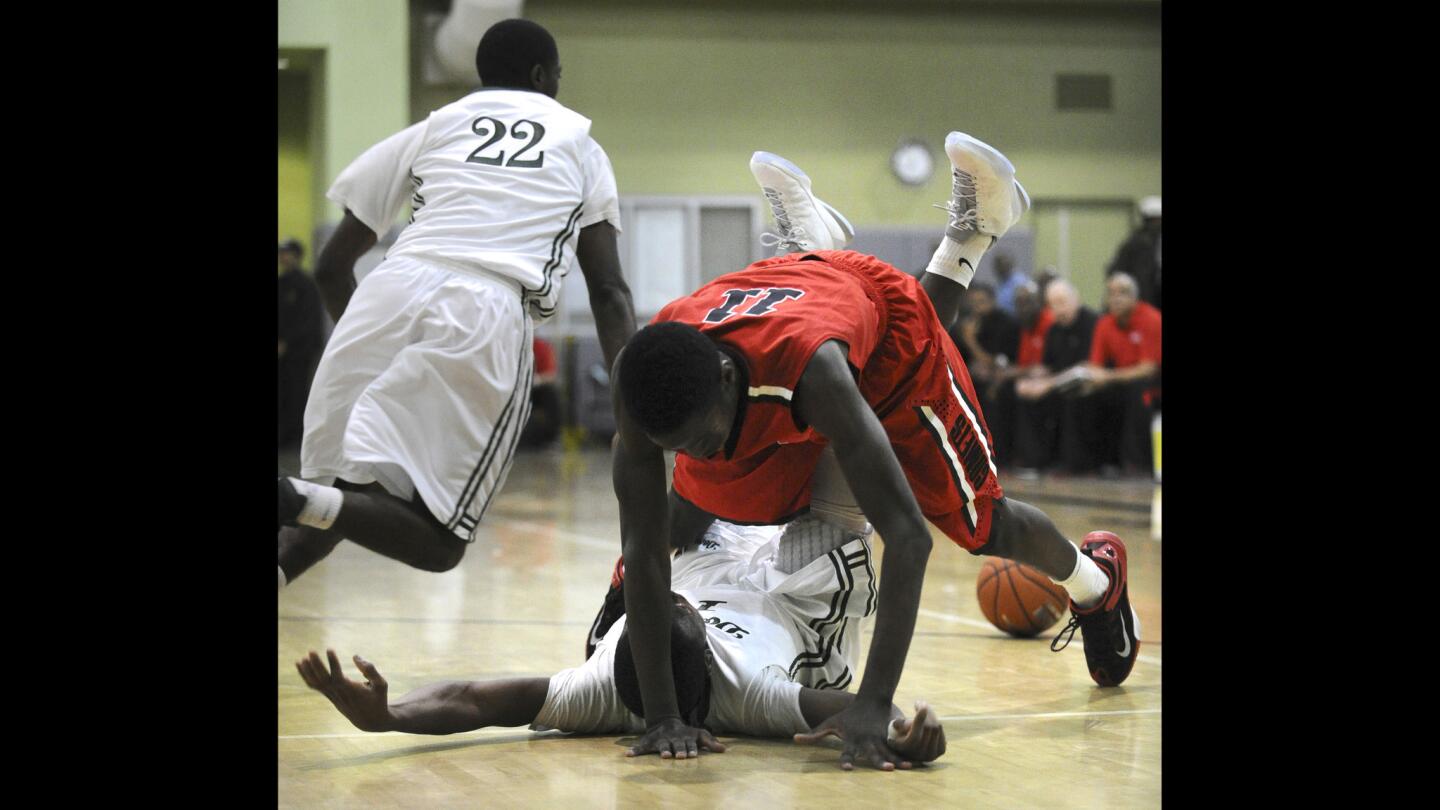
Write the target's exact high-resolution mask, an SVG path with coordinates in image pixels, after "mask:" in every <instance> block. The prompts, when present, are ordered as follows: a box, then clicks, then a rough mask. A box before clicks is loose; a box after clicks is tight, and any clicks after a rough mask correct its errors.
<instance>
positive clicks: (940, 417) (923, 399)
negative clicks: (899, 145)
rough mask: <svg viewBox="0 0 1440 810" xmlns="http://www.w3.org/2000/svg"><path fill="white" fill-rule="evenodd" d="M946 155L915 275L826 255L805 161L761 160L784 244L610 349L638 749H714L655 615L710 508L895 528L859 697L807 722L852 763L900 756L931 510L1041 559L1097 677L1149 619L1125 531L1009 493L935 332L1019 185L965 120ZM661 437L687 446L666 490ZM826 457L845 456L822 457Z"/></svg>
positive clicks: (1005, 224) (981, 546) (978, 537)
mask: <svg viewBox="0 0 1440 810" xmlns="http://www.w3.org/2000/svg"><path fill="white" fill-rule="evenodd" d="M946 153H947V155H948V156H949V158H950V162H951V164H952V167H953V172H952V176H953V181H954V182H953V185H952V194H951V201H950V203H949V204H948V205H946V206H945V208H946V209H947V210H948V212H949V214H950V223H949V226H948V227H947V228H946V233H945V239H944V240H943V242H942V244H941V246H940V248H939V249H938V250H937V251H936V253H935V256H934V258H932V260H931V262H930V265H929V267H928V268H927V272H926V273H925V276H924V280H923V282H917V281H916V280H915V279H914V278H912V277H911V276H909V275H907V274H906V273H903V272H901V271H899V270H897V269H895V268H893V267H891V266H890V265H887V264H885V263H884V262H882V261H879V260H878V259H876V258H874V257H872V256H864V255H861V254H858V253H854V252H852V251H843V250H833V249H829V248H833V247H843V246H844V244H846V243H847V242H848V240H849V238H850V236H851V235H852V234H853V230H852V229H850V227H849V223H848V222H846V221H845V219H844V217H843V216H841V215H840V214H839V213H838V212H837V211H835V210H834V209H833V208H831V207H830V206H828V205H826V204H824V203H823V202H821V201H819V200H818V199H816V198H815V196H814V195H813V194H812V193H811V191H810V181H809V178H808V177H807V176H806V175H805V173H804V172H802V171H801V170H800V169H799V168H798V167H796V166H795V165H794V164H791V163H789V162H788V161H786V160H784V159H783V158H780V157H778V156H775V155H771V154H769V153H764V152H758V153H756V155H755V157H754V158H753V159H752V161H751V170H752V172H753V173H754V174H755V176H756V178H757V179H758V180H759V181H760V184H761V186H762V188H763V189H764V191H765V194H766V197H767V198H768V199H769V200H770V202H771V205H772V208H773V209H774V213H775V215H776V222H777V224H778V225H779V227H780V230H781V231H782V236H781V239H780V240H779V242H780V244H781V247H782V250H783V249H785V248H788V249H790V250H791V251H793V252H789V253H787V254H785V255H780V256H776V257H774V258H771V259H766V260H763V261H760V262H756V263H754V264H752V265H750V266H749V267H747V268H745V269H744V270H741V271H739V272H737V273H732V274H729V275H725V276H721V277H719V278H717V279H715V280H714V281H713V282H711V283H709V284H707V285H705V286H704V287H702V288H701V289H700V290H698V291H697V292H695V293H694V294H692V295H690V296H687V297H685V298H681V299H679V300H677V301H674V302H671V303H670V304H669V305H667V306H666V307H665V308H664V309H662V310H661V311H660V313H659V314H658V315H657V316H656V317H655V319H654V321H653V322H652V323H651V324H650V325H649V326H647V327H646V328H645V329H642V330H641V331H640V332H638V333H637V334H636V335H635V336H634V337H633V338H632V339H631V340H630V341H629V343H628V344H627V345H626V347H625V349H624V350H623V352H622V353H621V355H620V357H619V358H618V359H617V361H616V365H615V373H614V375H613V376H614V378H615V381H616V385H615V387H614V391H615V393H614V407H615V413H616V419H617V423H618V432H619V435H618V440H617V442H616V451H615V457H614V465H615V467H614V482H615V490H616V495H617V497H618V498H619V500H620V518H621V532H622V539H623V547H624V555H623V560H624V566H623V569H622V570H623V580H624V581H625V582H628V587H624V588H623V600H624V607H625V613H626V614H627V616H628V617H629V618H628V621H629V626H630V632H631V637H632V639H634V641H633V642H632V647H633V651H634V657H635V661H636V665H637V669H638V671H639V675H640V679H639V680H640V684H641V686H642V689H643V693H644V708H645V719H646V723H647V733H646V735H645V736H644V737H642V738H641V740H640V741H639V743H638V744H637V745H636V746H635V748H634V749H632V750H631V753H632V754H641V753H650V752H658V753H659V754H660V755H661V756H662V757H668V756H672V755H673V756H675V757H677V758H683V757H686V756H695V755H697V754H698V752H699V750H700V749H702V748H709V747H710V746H711V743H712V742H713V738H712V737H710V735H709V734H708V733H707V732H705V731H704V730H703V729H693V728H690V727H689V726H687V725H686V724H685V723H684V722H682V721H681V720H680V718H679V715H678V712H677V711H676V710H675V699H674V690H673V686H672V680H671V676H670V674H669V670H668V668H667V667H666V666H665V662H667V661H668V660H669V650H668V636H667V635H666V633H665V628H666V625H665V621H666V617H667V616H668V615H669V614H668V612H667V611H668V610H669V607H668V605H669V602H668V598H669V582H670V558H669V552H670V550H671V549H672V548H676V549H679V548H685V547H686V546H687V545H689V544H691V543H693V542H694V538H696V537H698V536H699V535H700V534H701V533H703V531H704V530H705V527H706V526H708V525H709V523H710V522H711V521H712V520H714V519H715V518H716V517H723V518H724V519H726V520H729V521H732V522H739V523H786V522H787V521H793V522H790V523H788V525H787V530H786V535H787V536H788V535H790V534H791V530H792V529H793V530H794V535H795V537H794V539H793V540H794V541H793V543H792V547H794V548H797V549H798V551H796V552H795V553H796V554H799V555H801V556H804V555H807V554H810V553H812V552H814V551H815V550H817V547H818V550H819V551H820V552H821V553H823V552H824V551H825V550H826V548H827V547H830V546H833V545H836V544H838V542H840V541H841V540H842V539H843V538H844V537H845V536H846V533H847V532H854V531H857V530H859V528H860V527H863V525H864V522H865V520H866V519H867V518H868V520H869V521H872V522H873V523H874V526H875V528H876V529H877V530H878V531H879V533H880V534H881V535H882V536H883V537H884V538H885V552H884V562H883V570H884V577H883V578H882V580H881V584H880V588H879V609H878V613H877V616H876V624H875V629H874V634H875V636H874V640H873V642H872V645H871V649H870V653H869V657H868V659H867V662H866V668H865V677H864V680H863V681H862V683H861V684H860V688H859V690H858V694H857V698H856V700H855V701H854V702H853V703H852V704H851V705H850V706H849V707H847V708H846V709H845V710H844V711H842V712H840V713H838V714H836V715H835V716H833V717H831V718H829V719H828V720H826V721H825V722H823V723H821V724H819V725H818V726H816V727H815V728H814V729H813V731H812V733H811V734H809V735H798V736H797V740H801V739H802V738H803V739H804V740H814V739H818V738H820V737H823V736H825V735H827V734H836V735H837V736H840V737H842V738H843V739H844V740H845V747H844V753H843V754H842V756H841V765H842V767H844V768H846V769H849V768H851V767H853V763H854V761H855V760H856V759H857V758H858V759H860V761H861V762H862V763H868V764H871V765H873V766H875V767H878V768H882V769H885V770H891V769H893V768H895V767H896V766H897V765H903V764H904V762H905V760H904V758H903V757H901V756H900V755H898V754H897V753H896V752H895V751H894V750H893V749H891V748H890V747H888V746H887V745H886V743H885V734H886V727H885V724H886V722H887V719H888V716H889V715H888V712H889V707H890V705H891V699H892V696H893V694H894V691H895V687H896V684H897V682H898V681H899V678H900V673H901V671H902V670H903V668H904V663H905V655H906V652H907V651H908V649H909V645H910V638H911V635H912V633H913V631H914V626H915V615H916V611H917V609H918V608H919V604H920V588H921V584H922V582H923V579H924V573H925V565H926V561H927V559H928V557H929V553H930V547H931V541H930V533H929V531H928V530H927V528H926V526H925V520H926V519H928V520H929V521H930V522H931V523H933V524H935V525H936V526H937V527H938V528H940V529H941V530H942V531H944V532H945V534H946V535H948V536H949V537H950V538H951V539H952V540H953V541H954V542H955V543H956V544H958V545H960V546H961V547H962V548H965V549H966V550H968V551H970V552H971V553H973V554H987V555H994V556H999V557H1004V558H1007V559H1014V560H1018V561H1020V562H1023V563H1026V564H1028V565H1031V566H1034V567H1036V568H1039V569H1040V570H1042V571H1044V572H1045V573H1046V574H1047V575H1049V576H1050V577H1051V578H1052V579H1053V580H1055V581H1056V582H1057V583H1059V584H1060V585H1062V586H1063V587H1064V588H1065V589H1066V591H1067V592H1068V593H1069V594H1070V597H1071V603H1072V604H1071V607H1072V611H1073V614H1074V615H1073V617H1072V620H1071V622H1070V624H1069V625H1068V626H1067V627H1066V628H1065V630H1063V631H1062V632H1061V634H1060V636H1059V637H1057V639H1056V643H1055V644H1052V647H1053V648H1055V649H1059V648H1061V647H1063V646H1064V645H1065V644H1068V642H1069V640H1070V638H1071V637H1073V635H1074V632H1075V630H1076V629H1077V628H1080V629H1082V630H1083V636H1082V637H1083V639H1084V647H1085V656H1086V661H1087V664H1088V666H1089V670H1090V673H1091V676H1092V677H1093V678H1094V679H1095V681H1096V682H1097V683H1099V684H1101V685H1102V686H1110V685H1115V684H1119V683H1120V682H1121V681H1123V680H1124V679H1125V678H1126V677H1127V676H1128V675H1129V673H1130V669H1131V668H1132V667H1133V665H1134V662H1135V659H1136V656H1137V655H1138V649H1139V639H1138V636H1139V629H1138V627H1137V626H1136V622H1135V617H1134V614H1133V611H1132V610H1131V607H1130V602H1129V598H1128V593H1127V588H1126V556H1125V546H1124V543H1123V542H1121V540H1120V538H1118V537H1116V536H1115V535H1113V534H1110V533H1108V532H1094V533H1091V534H1090V535H1087V536H1086V537H1085V538H1084V541H1083V543H1082V545H1081V547H1080V549H1078V550H1077V549H1076V547H1075V546H1074V545H1072V544H1071V543H1070V542H1069V541H1068V540H1066V539H1065V537H1064V536H1063V535H1061V534H1060V532H1059V530H1058V529H1056V527H1055V525H1054V523H1053V522H1051V520H1050V519H1049V518H1048V517H1047V516H1046V515H1045V514H1044V513H1043V512H1041V511H1040V510H1038V509H1036V508H1034V507H1032V506H1029V505H1027V504H1024V503H1021V502H1019V501H1016V500H1014V499H1009V498H1006V497H1005V496H1004V493H1003V491H1002V489H1001V486H1000V482H999V481H998V479H997V476H996V469H995V461H994V458H993V453H992V449H991V448H992V447H993V442H992V440H991V437H990V434H989V430H988V428H987V427H986V425H985V420H984V417H983V415H982V414H981V412H980V410H979V407H978V406H977V404H976V403H977V398H976V396H975V391H974V387H973V385H972V383H971V380H970V375H969V373H968V371H967V370H966V368H965V364H964V362H963V361H962V360H961V357H960V354H959V352H958V351H957V350H956V348H955V345H954V343H953V342H952V341H951V340H950V338H949V337H948V335H946V333H945V329H946V326H947V325H948V324H949V322H950V321H952V320H953V319H954V317H955V315H956V313H957V312H958V306H959V299H960V296H961V295H962V294H963V291H964V288H965V286H966V285H967V284H968V283H969V281H970V280H971V278H972V277H973V275H974V269H975V267H976V266H977V265H978V263H979V260H980V257H981V255H982V254H983V253H984V251H985V250H986V249H988V248H989V246H990V245H991V244H992V243H993V242H994V241H995V240H996V239H998V238H999V237H1000V236H1001V235H1002V234H1003V233H1004V232H1005V231H1006V230H1007V229H1008V228H1009V227H1010V226H1011V225H1012V224H1014V222H1015V221H1016V220H1017V219H1019V217H1020V216H1021V215H1022V214H1023V213H1024V212H1025V210H1026V209H1027V208H1028V207H1029V198H1028V196H1027V195H1026V194H1025V191H1024V189H1023V187H1021V185H1020V184H1019V182H1018V181H1016V179H1015V176H1014V167H1013V166H1012V165H1011V164H1010V161H1009V160H1007V159H1006V158H1005V157H1004V156H1003V155H1001V154H1000V153H999V152H998V151H996V150H995V149H993V148H991V147H989V146H988V145H986V144H984V143H982V142H980V141H978V140H976V139H974V138H971V137H969V136H967V135H965V134H963V133H959V132H953V133H951V134H950V136H949V137H948V138H947V139H946ZM662 450H673V451H675V452H676V458H675V471H674V482H673V488H672V489H671V491H670V493H669V497H668V502H667V498H666V494H665V484H664V481H665V462H664V456H663V454H662ZM831 453H833V458H834V461H835V462H838V463H836V464H833V465H830V466H829V467H827V464H826V463H825V461H824V458H825V456H827V455H829V454H831ZM831 468H833V469H834V470H836V471H837V472H830V473H827V472H826V471H827V469H831ZM847 484H848V486H847ZM667 530H668V531H667ZM781 546H782V551H783V550H784V547H785V542H784V540H783V539H782V543H781ZM617 601H618V600H617ZM602 618H603V615H602ZM598 624H600V622H597V625H598ZM603 629H604V628H603V627H601V628H600V630H601V632H603ZM1062 639H1063V643H1062ZM827 654H828V651H827ZM712 750H713V749H712Z"/></svg>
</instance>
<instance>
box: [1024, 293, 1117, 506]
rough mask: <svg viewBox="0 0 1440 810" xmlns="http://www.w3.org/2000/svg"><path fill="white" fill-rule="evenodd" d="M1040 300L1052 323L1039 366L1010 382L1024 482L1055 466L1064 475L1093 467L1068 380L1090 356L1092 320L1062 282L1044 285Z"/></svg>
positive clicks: (1079, 410)
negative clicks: (1043, 298)
mask: <svg viewBox="0 0 1440 810" xmlns="http://www.w3.org/2000/svg"><path fill="white" fill-rule="evenodd" d="M1045 302H1046V304H1047V305H1048V307H1047V308H1048V310H1049V312H1050V313H1051V317H1052V319H1053V322H1052V323H1051V325H1050V327H1049V329H1047V330H1046V331H1045V337H1044V347H1043V349H1042V351H1041V354H1040V364H1039V366H1038V367H1036V368H1034V369H1033V370H1031V371H1029V372H1028V373H1025V374H1023V375H1022V376H1021V377H1020V378H1019V379H1018V380H1016V383H1015V393H1016V400H1017V401H1016V456H1017V461H1018V464H1019V466H1020V468H1021V472H1020V473H1019V475H1020V477H1024V478H1029V477H1033V474H1034V473H1036V472H1037V471H1038V470H1040V469H1044V468H1048V467H1051V466H1052V465H1054V464H1056V463H1057V462H1058V464H1059V466H1060V468H1061V469H1062V470H1063V471H1065V472H1070V473H1087V472H1091V471H1093V470H1094V469H1095V468H1096V466H1097V465H1098V462H1097V460H1096V459H1095V456H1094V453H1093V452H1091V451H1090V447H1089V443H1088V442H1086V441H1085V436H1084V434H1083V429H1084V423H1085V421H1086V420H1085V419H1083V418H1082V416H1083V412H1084V409H1085V406H1086V402H1085V401H1084V400H1083V399H1081V398H1080V397H1078V396H1076V395H1075V394H1076V387H1075V385H1074V382H1073V378H1074V377H1075V376H1076V374H1075V371H1076V369H1083V368H1084V367H1085V364H1086V362H1087V361H1088V360H1089V358H1090V348H1091V343H1092V339H1093V336H1094V332H1095V324H1096V321H1097V320H1098V317H1097V316H1096V314H1095V312H1094V310H1091V309H1090V308H1088V307H1085V306H1083V305H1081V303H1080V293H1079V292H1078V291H1077V290H1076V289H1075V285H1073V284H1071V283H1070V282H1069V281H1067V280H1065V279H1055V280H1053V281H1051V282H1050V284H1049V285H1048V286H1047V288H1046V291H1045Z"/></svg>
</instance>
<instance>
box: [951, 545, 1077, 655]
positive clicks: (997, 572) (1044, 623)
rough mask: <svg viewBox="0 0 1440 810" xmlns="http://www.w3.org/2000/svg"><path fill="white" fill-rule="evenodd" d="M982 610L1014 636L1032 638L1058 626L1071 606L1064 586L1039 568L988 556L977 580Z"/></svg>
mask: <svg viewBox="0 0 1440 810" xmlns="http://www.w3.org/2000/svg"><path fill="white" fill-rule="evenodd" d="M975 596H976V598H978V599H979V600H980V612H982V613H984V614H985V618H987V619H989V620H990V623H991V624H993V625H995V626H996V627H998V628H1000V629H1001V630H1004V631H1005V632H1006V633H1009V634H1010V635H1012V636H1018V637H1020V638H1030V637H1031V636H1038V635H1040V634H1041V633H1043V632H1045V631H1046V630H1049V629H1050V628H1051V627H1054V626H1055V623H1056V622H1058V621H1060V618H1061V617H1062V616H1064V615H1065V611H1066V610H1067V609H1068V608H1069V607H1070V597H1069V596H1068V595H1067V594H1066V593H1065V589H1064V588H1062V587H1060V586H1059V585H1056V584H1055V583H1053V582H1051V581H1050V578H1049V577H1047V576H1045V575H1044V574H1042V573H1041V572H1040V571H1039V570H1038V569H1035V568H1031V567H1030V566H1028V565H1023V564H1021V563H1018V562H1015V561H1014V560H1002V559H1000V558H998V557H987V558H986V559H985V564H984V565H982V566H980V578H979V579H978V580H976V582H975Z"/></svg>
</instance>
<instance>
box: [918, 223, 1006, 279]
mask: <svg viewBox="0 0 1440 810" xmlns="http://www.w3.org/2000/svg"><path fill="white" fill-rule="evenodd" d="M994 243H995V237H993V236H986V235H985V234H975V235H974V236H972V237H970V238H969V239H966V240H965V241H964V242H956V241H955V240H954V239H951V238H950V237H949V236H946V237H945V238H944V239H941V240H940V247H938V248H936V249H935V255H934V256H931V257H930V264H929V265H927V266H926V267H925V272H927V273H934V274H935V275H937V276H944V277H945V278H948V279H950V280H951V281H954V282H955V283H957V284H959V285H960V286H961V287H964V288H966V289H969V288H970V281H971V280H972V279H974V278H975V268H977V267H979V266H980V257H981V256H984V255H985V251H987V250H989V249H990V246H991V245H992V244H994Z"/></svg>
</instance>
